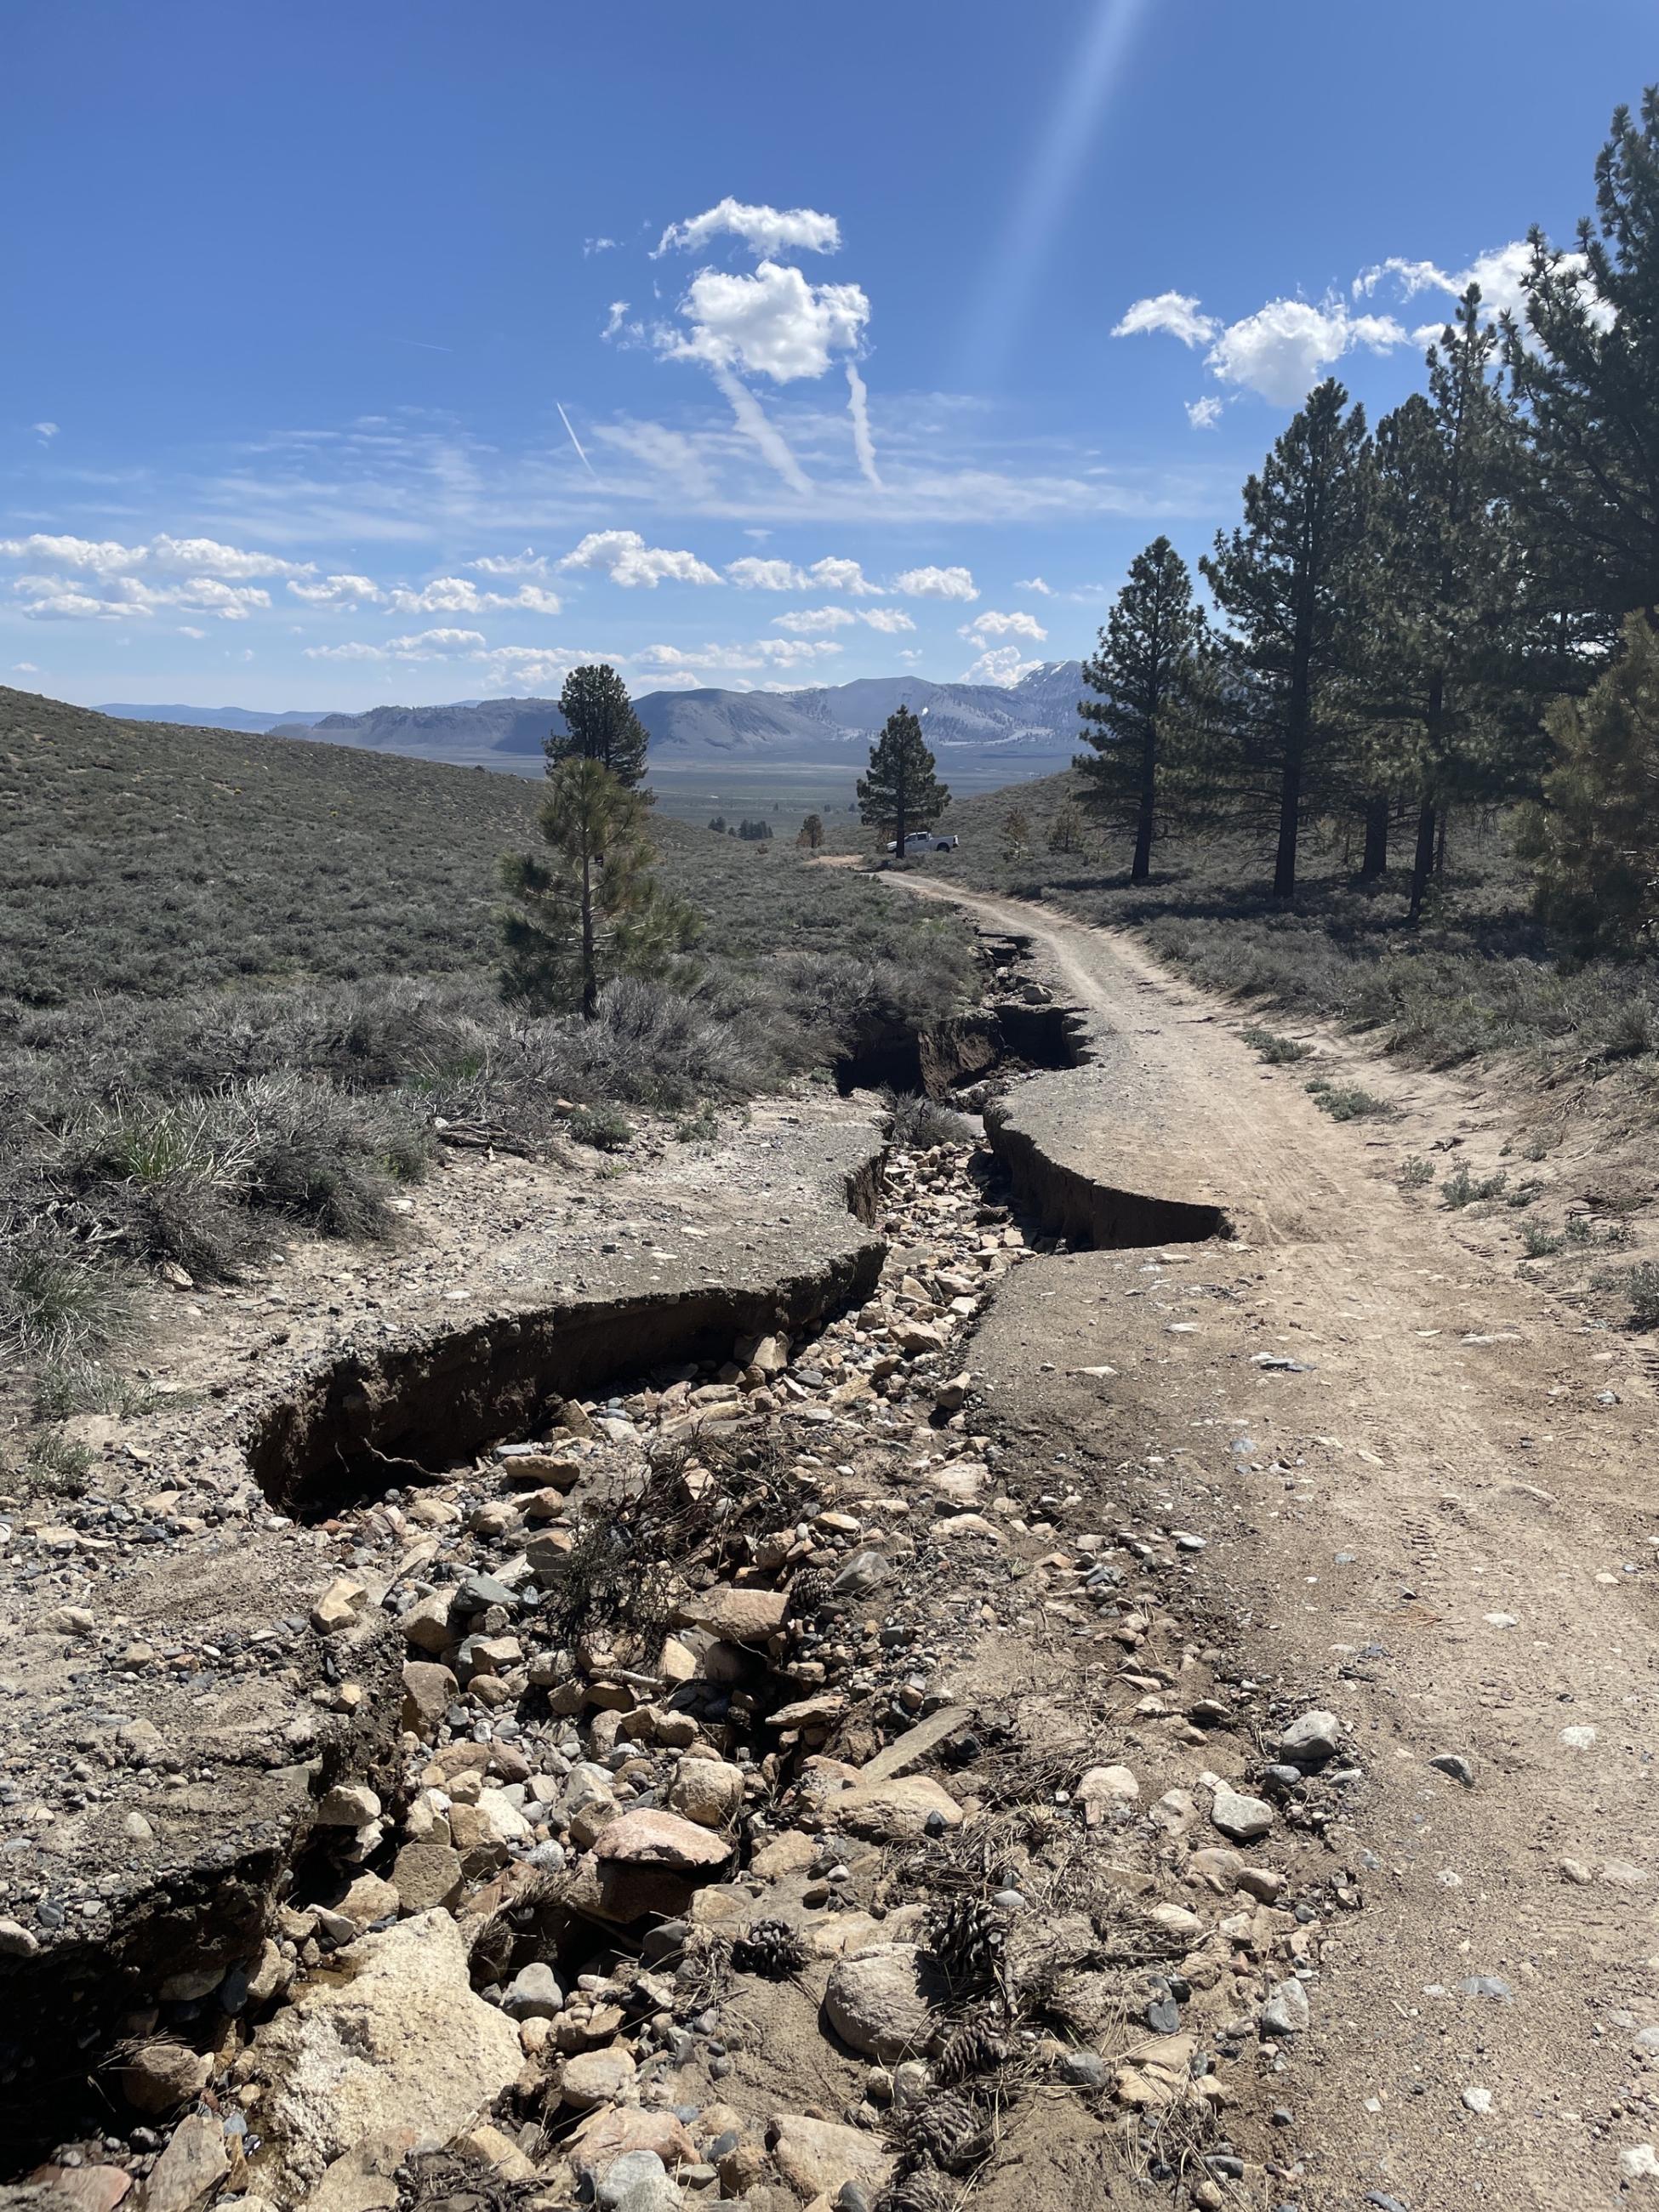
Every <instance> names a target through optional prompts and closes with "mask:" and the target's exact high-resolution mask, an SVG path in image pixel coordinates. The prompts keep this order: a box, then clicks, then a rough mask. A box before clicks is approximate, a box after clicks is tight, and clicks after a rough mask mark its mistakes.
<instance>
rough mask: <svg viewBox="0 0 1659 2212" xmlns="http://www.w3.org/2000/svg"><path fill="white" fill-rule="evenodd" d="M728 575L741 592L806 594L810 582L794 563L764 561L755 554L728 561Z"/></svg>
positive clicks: (802, 569) (803, 571)
mask: <svg viewBox="0 0 1659 2212" xmlns="http://www.w3.org/2000/svg"><path fill="white" fill-rule="evenodd" d="M726 577H727V579H728V580H729V581H731V582H732V583H733V584H735V585H736V586H737V587H738V590H739V591H740V592H804V591H805V589H806V586H807V583H808V580H809V579H808V577H807V574H806V571H805V569H804V568H796V566H795V564H794V562H793V561H763V560H762V559H761V557H760V556H759V555H758V554H755V553H745V554H744V555H743V556H742V557H741V559H739V560H736V561H728V562H726Z"/></svg>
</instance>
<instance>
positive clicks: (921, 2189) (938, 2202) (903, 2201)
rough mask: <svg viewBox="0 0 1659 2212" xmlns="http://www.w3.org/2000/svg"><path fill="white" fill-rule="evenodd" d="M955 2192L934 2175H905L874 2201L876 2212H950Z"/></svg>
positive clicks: (954, 2201)
mask: <svg viewBox="0 0 1659 2212" xmlns="http://www.w3.org/2000/svg"><path fill="white" fill-rule="evenodd" d="M956 2201H957V2192H956V2191H955V2190H954V2189H952V2188H951V2185H950V2184H949V2183H948V2182H946V2181H941V2180H940V2179H939V2175H938V2174H936V2173H928V2172H920V2173H907V2174H906V2175H905V2177H904V2179H903V2180H902V2181H896V2182H895V2183H894V2185H893V2186H892V2187H891V2188H890V2189H889V2190H887V2191H884V2193H883V2195H881V2196H880V2197H878V2198H877V2200H876V2212H951V2208H952V2206H953V2205H954V2204H955V2203H956Z"/></svg>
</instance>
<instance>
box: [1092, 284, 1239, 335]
mask: <svg viewBox="0 0 1659 2212" xmlns="http://www.w3.org/2000/svg"><path fill="white" fill-rule="evenodd" d="M1220 327H1221V325H1219V323H1218V322H1217V321H1216V319H1215V318H1214V316H1213V315H1204V314H1200V313H1199V307H1198V301H1196V300H1195V299H1194V297H1193V295H1192V294H1191V293H1189V292H1158V293H1154V294H1153V295H1152V296H1151V297H1150V298H1148V299H1145V300H1137V301H1135V302H1134V304H1133V306H1132V307H1130V308H1128V310H1127V312H1126V313H1125V314H1124V316H1123V319H1122V320H1121V322H1117V323H1114V325H1112V336H1113V337H1115V338H1132V337H1138V336H1139V334H1140V333H1141V332H1142V331H1167V332H1168V334H1169V335H1170V337H1172V338H1179V339H1180V340H1181V343H1182V345H1187V346H1195V345H1205V344H1206V343H1208V342H1209V340H1210V339H1211V338H1212V337H1214V336H1215V334H1216V332H1217V331H1218V330H1219V329H1220Z"/></svg>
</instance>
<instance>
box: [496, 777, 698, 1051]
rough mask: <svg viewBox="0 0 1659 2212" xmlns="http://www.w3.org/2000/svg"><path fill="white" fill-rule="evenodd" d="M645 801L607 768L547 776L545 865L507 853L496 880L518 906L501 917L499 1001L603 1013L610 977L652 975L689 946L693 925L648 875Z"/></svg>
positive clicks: (686, 910)
mask: <svg viewBox="0 0 1659 2212" xmlns="http://www.w3.org/2000/svg"><path fill="white" fill-rule="evenodd" d="M646 805H647V801H646V797H645V794H644V793H641V792H637V791H629V789H628V787H627V786H626V785H625V784H623V783H621V782H619V781H618V780H617V777H616V776H615V775H612V774H611V770H610V769H607V768H606V767H605V765H604V764H603V763H601V762H599V761H596V760H582V759H574V760H567V761H562V762H561V763H559V765H558V766H557V767H556V768H555V769H552V770H551V783H550V789H549V792H548V795H547V799H546V803H545V804H544V806H543V807H542V810H541V814H540V817H539V818H540V823H541V831H542V835H543V836H544V838H545V839H546V841H547V843H548V846H549V847H550V854H549V857H548V858H547V859H546V860H538V859H537V858H536V857H534V856H533V855H532V854H520V853H510V854H507V856H506V858H505V859H504V860H502V862H501V881H502V884H503V885H504V886H505V888H506V890H507V892H508V893H509V894H510V895H511V896H512V898H513V906H512V907H511V908H508V910H507V912H506V913H505V914H504V915H502V917H501V937H502V941H503V944H504V945H505V948H506V956H507V957H506V959H505V961H504V962H503V963H502V969H501V995H502V996H503V997H504V998H506V999H509V1000H516V1001H518V1002H520V1004H523V1005H527V1006H531V1007H532V1008H534V1009H535V1010H536V1011H537V1012H558V1011H563V1010H565V1009H568V1008H571V1007H576V1006H580V1009H581V1012H582V1016H583V1018H584V1019H585V1020H587V1021H592V1018H593V1017H594V1015H595V1014H596V1013H597V1012H599V992H600V989H601V987H603V985H604V984H605V983H606V982H608V981H610V980H611V977H612V976H615V975H657V974H659V973H660V972H661V970H662V969H664V968H665V966H666V965H667V964H668V963H669V961H670V960H671V957H673V955H674V954H675V953H677V952H683V951H685V950H686V948H687V947H688V946H689V945H690V943H691V941H692V939H693V938H694V937H695V936H696V931H697V918H696V915H695V914H694V913H693V911H692V909H691V908H690V907H689V906H687V905H686V904H685V902H684V901H683V900H681V899H678V898H675V897H673V896H671V894H670V893H668V892H666V891H665V890H663V889H662V888H661V886H660V885H659V884H658V883H657V882H656V881H655V880H654V878H653V877H652V875H651V873H650V865H651V861H652V860H653V857H654V855H653V850H652V847H651V842H650V840H649V838H648V837H647V835H646V827H645V825H646V818H647V817H646Z"/></svg>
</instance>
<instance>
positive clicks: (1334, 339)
mask: <svg viewBox="0 0 1659 2212" xmlns="http://www.w3.org/2000/svg"><path fill="white" fill-rule="evenodd" d="M1407 343H1409V337H1408V334H1407V332H1406V331H1404V330H1402V329H1401V325H1399V324H1398V323H1397V322H1396V321H1395V319H1394V317H1393V316H1392V315H1352V314H1350V313H1349V312H1348V310H1347V308H1346V306H1345V305H1344V303H1343V302H1342V301H1340V300H1338V299H1328V300H1327V301H1325V302H1324V303H1323V304H1322V306H1319V307H1315V306H1314V305H1313V304H1312V302H1311V301H1307V300H1269V301H1267V304H1266V305H1265V306H1264V307H1258V308H1257V309H1256V311H1255V313H1254V314H1253V315H1246V316H1244V317H1243V319H1242V320H1240V321H1238V322H1237V323H1230V324H1229V325H1227V327H1226V329H1225V330H1224V331H1222V332H1221V333H1220V335H1219V337H1218V338H1217V339H1216V341H1215V343H1214V344H1213V345H1212V347H1211V348H1210V350H1209V352H1208V353H1207V354H1206V356H1205V360H1206V362H1207V363H1208V365H1209V367H1210V368H1212V369H1213V370H1214V371H1215V374H1217V376H1218V377H1219V378H1220V380H1221V381H1222V382H1223V383H1224V384H1237V385H1241V386H1243V388H1244V389H1245V390H1246V391H1247V392H1258V393H1260V395H1261V398H1263V399H1269V400H1272V401H1273V403H1274V404H1276V405H1278V406H1280V407H1297V406H1300V404H1302V401H1303V400H1304V398H1306V397H1307V394H1308V392H1309V391H1310V388H1311V386H1314V385H1316V384H1317V383H1318V381H1319V380H1320V379H1321V377H1322V375H1323V374H1325V372H1326V370H1327V369H1328V368H1331V367H1332V366H1333V365H1334V363H1335V362H1339V361H1340V360H1341V358H1342V356H1343V355H1344V354H1345V353H1348V352H1351V351H1352V349H1354V348H1355V347H1356V346H1362V345H1363V346H1366V347H1369V348H1370V350H1371V351H1372V352H1373V353H1387V352H1389V351H1390V350H1391V349H1393V348H1394V347H1395V346H1401V345H1406V344H1407Z"/></svg>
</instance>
